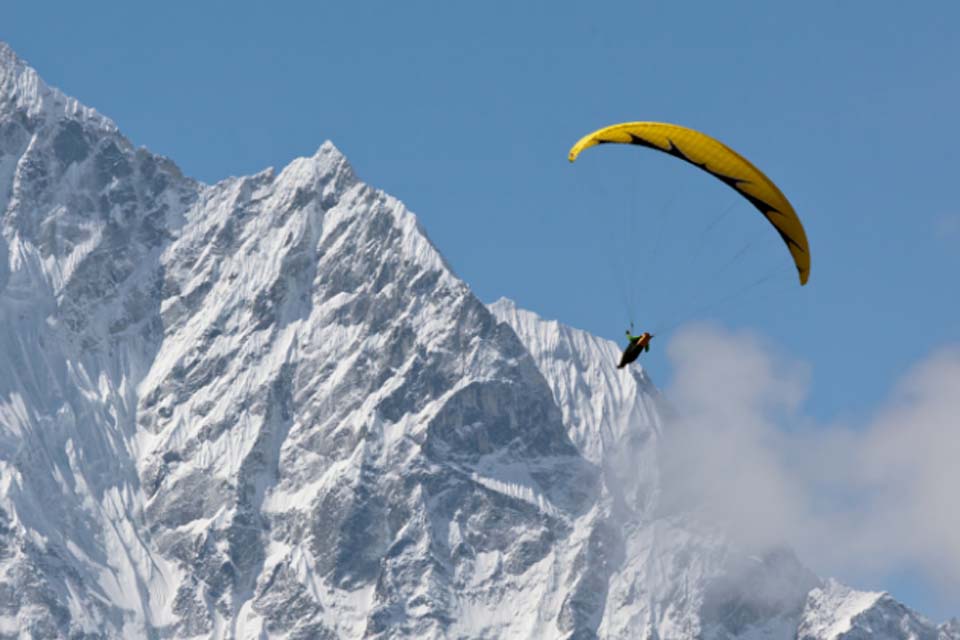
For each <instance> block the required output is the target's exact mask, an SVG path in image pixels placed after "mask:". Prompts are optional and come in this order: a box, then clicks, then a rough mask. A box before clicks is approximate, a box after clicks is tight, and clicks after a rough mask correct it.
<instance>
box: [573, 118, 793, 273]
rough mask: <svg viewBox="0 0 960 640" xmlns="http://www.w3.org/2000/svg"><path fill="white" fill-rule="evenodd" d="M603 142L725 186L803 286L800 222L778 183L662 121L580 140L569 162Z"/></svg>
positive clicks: (709, 141) (705, 139) (717, 145)
mask: <svg viewBox="0 0 960 640" xmlns="http://www.w3.org/2000/svg"><path fill="white" fill-rule="evenodd" d="M607 143H620V144H634V145H639V146H642V147H649V148H650V149H655V150H657V151H662V152H664V153H669V154H670V155H672V156H675V157H677V158H680V159H681V160H684V161H686V162H689V163H690V164H692V165H694V166H696V167H699V168H700V169H703V170H704V171H706V172H707V173H709V174H711V175H712V176H714V177H715V178H717V179H718V180H721V181H722V182H724V183H725V184H727V185H728V186H730V187H731V188H732V189H734V190H735V191H736V192H737V193H739V194H740V195H741V196H743V197H744V198H746V199H747V200H748V201H749V202H750V204H752V205H753V206H754V207H756V208H757V210H759V211H760V213H762V214H763V216H764V217H765V218H766V219H767V220H768V221H769V222H770V224H772V225H773V226H774V228H775V229H776V230H777V233H779V234H780V237H781V238H782V239H783V241H784V243H786V245H787V248H788V249H789V250H790V255H791V256H793V262H794V264H795V265H796V267H797V272H798V273H799V275H800V284H801V285H803V284H806V283H807V278H808V277H809V276H810V247H809V245H808V244H807V234H806V232H805V231H804V230H803V225H802V224H801V223H800V218H799V217H797V214H796V212H795V211H794V210H793V206H791V204H790V202H789V201H788V200H787V198H786V196H784V195H783V193H782V192H781V191H780V189H779V188H777V185H775V184H774V183H773V182H772V181H771V180H770V179H769V178H768V177H767V176H766V175H764V174H763V172H762V171H760V170H759V169H757V168H756V167H755V166H753V164H751V163H750V161H749V160H747V159H746V158H744V157H743V156H741V155H740V154H738V153H737V152H736V151H734V150H733V149H731V148H730V147H728V146H726V145H725V144H723V143H722V142H720V141H719V140H716V139H714V138H711V137H710V136H708V135H706V134H704V133H700V132H699V131H694V130H693V129H688V128H687V127H681V126H679V125H675V124H667V123H664V122H625V123H622V124H615V125H613V126H610V127H605V128H603V129H599V130H597V131H594V132H593V133H591V134H589V135H586V136H584V137H583V138H581V139H580V140H579V141H578V142H577V143H576V144H575V145H573V148H572V149H570V156H569V158H570V162H573V161H574V160H576V159H577V156H578V155H580V152H581V151H583V150H584V149H587V148H588V147H592V146H594V145H598V144H607Z"/></svg>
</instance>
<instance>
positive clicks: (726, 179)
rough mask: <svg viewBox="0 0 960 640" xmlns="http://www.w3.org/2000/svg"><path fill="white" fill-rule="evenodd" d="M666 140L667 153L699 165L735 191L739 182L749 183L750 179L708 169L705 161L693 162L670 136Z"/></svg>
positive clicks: (738, 189) (696, 165)
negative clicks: (667, 144) (668, 144)
mask: <svg viewBox="0 0 960 640" xmlns="http://www.w3.org/2000/svg"><path fill="white" fill-rule="evenodd" d="M667 142H669V143H670V148H669V149H667V150H666V152H667V153H669V154H670V155H672V156H673V157H674V158H680V159H681V160H683V161H684V162H689V163H690V164H692V165H693V166H695V167H699V168H701V169H703V170H704V171H706V172H707V173H709V174H710V175H712V176H713V177H715V178H716V179H718V180H720V181H721V182H723V183H724V184H726V185H727V186H729V187H732V188H734V189H736V190H737V191H740V185H741V184H750V181H749V180H744V179H742V178H734V177H733V176H728V175H724V174H722V173H717V172H716V171H714V170H713V169H710V168H709V167H707V163H706V162H694V161H693V159H692V158H691V157H690V156H688V155H687V154H685V153H684V152H683V150H681V149H680V147H678V146H677V145H676V144H674V142H673V140H671V139H670V138H667Z"/></svg>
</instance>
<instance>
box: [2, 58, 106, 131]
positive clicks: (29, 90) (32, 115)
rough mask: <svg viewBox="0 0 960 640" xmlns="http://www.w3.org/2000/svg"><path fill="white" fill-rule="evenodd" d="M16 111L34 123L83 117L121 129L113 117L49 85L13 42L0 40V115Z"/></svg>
mask: <svg viewBox="0 0 960 640" xmlns="http://www.w3.org/2000/svg"><path fill="white" fill-rule="evenodd" d="M16 112H20V113H23V114H24V115H26V116H27V118H28V120H29V121H30V122H31V124H32V125H34V126H35V125H37V124H41V123H43V122H49V121H53V122H56V121H59V120H62V119H80V120H84V121H86V122H87V123H90V124H93V125H95V126H97V127H98V128H100V129H102V130H105V131H112V132H115V131H116V130H117V126H116V124H114V123H113V121H112V120H110V119H109V118H106V117H104V116H103V115H101V114H99V113H98V112H97V111H96V110H95V109H91V108H90V107H86V106H84V105H82V104H80V102H79V101H77V100H76V99H75V98H71V97H69V96H67V95H66V94H64V93H63V92H62V91H60V90H59V89H56V88H53V87H50V86H49V85H47V84H46V83H45V82H44V81H43V80H42V79H41V78H40V75H39V74H38V73H37V72H36V70H34V69H33V67H31V66H30V65H28V64H27V63H26V62H25V61H24V60H23V59H22V58H21V57H20V56H18V55H17V54H16V52H14V50H13V48H12V47H10V45H9V44H7V43H5V42H3V41H0V118H8V117H11V116H12V115H13V114H14V113H16Z"/></svg>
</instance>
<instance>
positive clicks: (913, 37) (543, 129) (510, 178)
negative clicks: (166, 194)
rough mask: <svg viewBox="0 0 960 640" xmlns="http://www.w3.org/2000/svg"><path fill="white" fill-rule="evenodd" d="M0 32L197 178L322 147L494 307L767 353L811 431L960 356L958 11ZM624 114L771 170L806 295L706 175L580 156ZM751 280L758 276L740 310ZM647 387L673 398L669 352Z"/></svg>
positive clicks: (495, 11)
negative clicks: (797, 389) (713, 338)
mask: <svg viewBox="0 0 960 640" xmlns="http://www.w3.org/2000/svg"><path fill="white" fill-rule="evenodd" d="M2 14H3V19H2V21H0V39H2V40H5V41H6V42H8V43H10V44H11V45H12V46H13V48H14V49H15V50H16V51H17V52H18V53H19V54H20V55H21V56H22V57H24V58H25V59H26V60H27V61H28V62H29V63H30V64H31V65H32V66H34V67H35V68H36V69H37V70H38V71H39V72H40V74H41V76H42V77H43V78H44V79H45V80H46V81H47V82H49V83H50V84H53V85H55V86H58V87H60V88H61V89H63V90H64V91H66V92H67V93H68V94H71V95H73V96H76V97H77V98H79V99H80V100H81V101H82V102H84V103H86V104H88V105H90V106H93V107H95V108H97V109H98V110H100V111H101V112H103V113H104V114H106V115H108V116H110V117H111V118H113V119H114V120H115V121H116V122H117V123H118V124H119V126H120V127H121V129H122V130H123V131H124V132H125V133H126V134H127V135H128V137H130V138H131V140H133V141H134V143H136V144H139V145H144V146H146V147H149V148H150V149H151V150H153V151H155V152H158V153H162V154H164V155H167V156H170V157H171V158H173V159H174V160H175V161H176V162H177V163H178V164H179V165H180V166H181V167H182V168H183V170H184V171H185V172H186V173H188V174H190V175H192V176H194V177H197V178H199V179H201V180H204V181H206V182H213V181H216V180H218V179H221V178H224V177H226V176H229V175H242V174H249V173H253V172H257V171H259V170H261V169H263V168H264V167H266V166H270V165H272V166H277V167H281V166H283V165H285V164H287V163H288V162H289V161H290V160H291V159H292V158H294V157H296V156H298V155H309V154H312V153H313V152H314V151H315V150H316V148H317V147H318V146H319V145H320V144H321V143H322V142H323V141H324V140H326V139H330V140H332V141H333V142H334V143H335V144H336V145H337V146H338V147H339V148H340V149H341V150H342V151H343V152H344V153H345V154H346V155H347V157H348V158H349V159H350V161H351V163H352V164H353V165H354V167H355V168H356V170H357V172H358V173H359V175H360V176H361V177H362V178H363V179H364V180H366V181H368V182H370V183H371V184H373V185H375V186H377V187H380V188H383V189H384V190H386V191H388V192H389V193H391V194H393V195H396V196H398V197H400V198H401V199H402V200H404V201H405V202H406V203H407V205H408V206H409V207H410V208H411V209H412V210H413V211H415V212H416V213H417V214H418V216H419V217H420V219H421V221H422V222H423V225H424V227H425V228H426V229H427V231H428V233H429V234H430V236H431V238H432V239H433V241H434V242H435V244H437V246H438V247H439V248H440V250H441V251H442V252H443V253H444V255H445V256H446V257H447V258H448V259H449V261H450V263H451V264H452V265H453V267H454V269H455V270H456V271H457V272H458V274H459V275H460V276H461V277H463V278H464V279H465V280H466V281H467V282H468V283H469V284H470V285H471V286H472V287H473V288H474V290H475V291H476V293H477V294H478V295H479V296H480V297H481V298H482V299H484V300H485V301H492V300H494V299H496V298H498V297H499V296H501V295H505V296H508V297H510V298H513V299H514V300H516V301H517V302H518V303H519V304H520V305H521V306H524V307H526V308H529V309H532V310H534V311H537V312H538V313H541V314H542V315H545V316H547V317H551V318H557V319H560V320H562V321H564V322H566V323H568V324H571V325H574V326H578V327H582V328H585V329H588V330H590V331H592V332H594V333H597V334H600V335H604V336H607V337H610V338H615V339H619V338H620V336H621V335H622V332H623V329H624V328H625V325H626V323H627V321H628V320H629V318H630V315H631V312H630V311H629V309H630V308H631V307H632V315H634V316H635V320H636V321H637V328H638V329H640V328H646V327H658V328H661V329H663V328H669V327H671V325H675V324H678V323H680V324H682V323H683V322H684V321H687V320H690V321H697V322H705V321H706V322H712V323H714V324H715V325H717V326H720V327H724V328H725V329H728V330H730V331H742V330H748V331H751V332H753V333H756V334H757V335H760V336H762V337H763V339H764V340H765V341H767V343H769V344H770V345H773V348H774V349H775V350H777V351H778V352H780V353H783V354H786V355H787V356H788V359H790V360H791V361H800V362H802V363H803V366H804V367H806V368H807V369H809V372H810V375H809V383H808V386H807V388H806V391H805V394H806V395H805V399H804V401H803V415H804V416H805V417H806V418H808V421H809V422H810V423H812V424H815V425H818V426H813V427H807V428H810V429H824V428H828V427H825V426H823V425H831V424H843V425H845V427H849V428H852V429H854V430H855V429H857V428H863V429H866V428H867V425H869V424H870V422H871V421H873V420H874V419H875V418H876V416H877V414H878V413H879V412H881V411H882V409H881V408H882V407H883V406H885V404H886V403H887V402H888V398H889V397H890V394H891V393H892V390H893V389H894V388H895V387H896V386H897V385H898V384H899V382H898V381H901V380H902V379H903V377H904V376H905V375H908V374H907V372H908V371H910V370H911V367H913V366H915V365H916V363H918V362H920V361H923V360H924V359H926V358H929V357H931V354H935V353H937V352H939V351H940V350H942V349H944V348H946V347H948V346H949V345H951V344H956V343H958V342H960V295H958V291H960V288H958V285H957V282H956V280H957V276H958V274H960V251H958V250H957V247H958V245H960V204H958V202H957V198H956V188H957V187H956V184H957V178H956V172H957V166H958V161H960V157H958V152H957V149H958V147H960V125H958V124H957V104H960V64H957V61H958V60H960V39H958V38H957V36H956V33H957V31H956V25H957V24H960V5H958V4H957V3H952V2H946V1H943V2H929V3H924V4H923V5H922V6H909V7H908V6H907V5H906V4H904V3H896V2H888V1H873V2H863V1H850V2H842V3H841V2H810V3H769V2H732V3H730V2H727V3H698V4H693V3H676V2H674V3H667V2H659V3H654V2H631V3H627V2H622V3H573V2H526V3H508V2H486V3H464V2H457V3H440V2H430V3H428V2H415V1H414V2H404V3H395V2H393V3H391V2H366V3H347V2H343V3H337V4H336V5H334V4H332V3H307V2H302V3H291V2H287V3H284V2H274V3H257V4H253V3H244V2H232V3H227V2H208V3H187V2H166V3H149V4H144V3H132V2H122V3H121V2H90V3H66V4H58V5H56V6H54V5H51V4H49V3H40V2H32V3H26V2H21V3H15V4H14V3H7V4H6V5H5V6H4V8H3V12H2ZM625 120H663V121H668V122H676V123H680V124H684V125H688V126H692V127H695V128H698V129H701V130H703V131H706V132H708V133H710V134H712V135H714V136H716V137H718V138H720V139H721V140H723V141H724V142H726V143H728V144H729V145H731V146H733V147H734V148H736V149H737V150H739V151H740V152H741V153H743V154H744V155H746V156H747V157H748V158H750V159H751V160H752V161H753V162H754V163H755V164H757V165H759V166H760V167H761V168H762V169H764V170H765V171H766V173H767V174H768V175H769V176H770V177H771V178H773V179H774V180H775V181H776V182H777V183H778V184H779V185H780V186H781V188H782V189H783V191H784V192H785V193H786V195H787V196H788V197H789V198H790V199H791V201H792V202H793V204H794V206H795V208H796V210H797V211H798V213H799V215H800V216H801V218H802V219H803V221H804V223H805V225H806V228H807V233H808V235H809V238H810V245H811V255H812V270H811V277H810V283H809V285H808V286H807V287H803V288H800V287H799V286H797V283H796V281H795V275H794V273H793V272H792V269H791V268H790V267H789V261H788V255H787V252H786V249H785V248H783V247H782V246H781V245H779V244H778V243H779V240H778V238H777V237H776V235H775V234H774V233H773V232H772V231H771V230H769V229H767V228H765V227H764V225H763V221H762V219H761V218H760V217H759V215H758V214H757V213H756V212H755V211H754V210H752V209H751V208H750V207H749V205H747V204H745V203H743V202H740V201H739V200H738V199H737V197H736V195H735V194H734V193H733V192H732V191H730V190H729V189H727V188H726V187H725V186H724V185H722V184H720V183H719V182H716V181H714V180H712V179H711V178H709V177H708V176H706V175H703V174H701V173H699V172H697V171H695V170H694V169H692V168H691V167H689V166H687V165H684V164H682V163H679V162H677V161H675V160H673V159H671V158H668V157H666V156H662V155H658V154H655V153H652V152H649V151H646V150H641V149H632V148H611V147H604V148H599V149H591V150H588V151H587V152H585V153H584V155H583V156H582V157H581V158H580V159H579V160H578V161H577V163H576V164H574V165H570V164H569V163H568V162H567V160H566V154H567V151H568V149H569V147H570V146H571V145H572V144H573V142H575V141H576V140H577V139H578V138H579V137H580V136H581V135H583V134H585V133H588V132H589V131H591V130H593V129H595V128H598V127H601V126H604V125H607V124H612V123H615V122H620V121H625ZM711 225H713V226H711ZM706 237H709V238H710V240H709V241H706V242H705V241H704V238H706ZM742 250H745V251H744V253H743V254H742V255H741V254H740V252H741V251H742ZM738 256H739V257H738ZM758 274H759V276H762V277H767V276H770V278H769V279H768V280H766V281H764V283H763V284H762V285H760V286H757V287H753V288H749V289H747V290H746V291H743V289H744V288H745V287H746V286H747V285H749V284H750V283H751V282H753V281H754V280H755V279H756V277H758ZM717 300H727V301H726V302H725V303H724V304H713V303H714V302H715V301H717ZM661 335H663V340H664V342H666V341H668V340H670V332H669V331H666V332H664V333H662V334H661ZM720 335H723V334H722V333H721V334H720ZM654 346H655V347H656V341H655V343H654ZM644 357H645V358H646V357H647V356H644ZM646 365H647V367H648V369H649V370H650V372H651V374H652V375H653V377H654V379H655V380H656V381H657V382H658V383H662V384H664V385H666V386H668V387H669V385H670V383H671V381H672V376H673V375H674V363H672V362H671V360H670V359H669V358H668V355H667V350H666V349H663V348H660V349H657V348H655V349H654V350H653V351H652V352H651V353H650V354H649V358H648V359H647V360H646ZM905 428H907V426H906V425H905ZM956 438H960V435H958V436H956ZM956 441H957V440H956V439H954V440H953V441H952V442H956ZM819 568H820V567H818V569H819ZM858 577H859V578H860V579H861V580H865V581H867V582H869V584H864V583H863V582H861V583H858V585H857V586H863V587H870V588H887V589H889V590H891V591H892V592H893V593H894V595H896V596H897V597H899V598H901V599H902V600H904V601H905V602H907V603H908V604H911V605H912V606H915V607H916V608H918V609H920V610H922V611H925V612H927V613H929V614H933V616H934V617H938V618H939V617H943V616H945V615H947V614H948V613H953V614H957V613H960V608H958V607H957V606H949V603H947V602H945V601H944V597H943V592H942V589H941V587H940V585H939V583H937V582H936V581H934V580H933V579H931V578H928V577H927V576H926V575H925V574H924V573H923V572H920V571H912V570H911V569H910V568H909V567H905V568H904V567H901V568H898V569H896V570H895V571H894V570H890V571H888V572H887V573H885V574H882V575H881V574H872V575H871V576H866V575H865V576H858ZM871 581H872V582H871Z"/></svg>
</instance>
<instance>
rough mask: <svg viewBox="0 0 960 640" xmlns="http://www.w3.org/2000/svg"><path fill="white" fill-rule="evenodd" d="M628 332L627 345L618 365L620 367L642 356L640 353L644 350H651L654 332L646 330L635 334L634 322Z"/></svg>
mask: <svg viewBox="0 0 960 640" xmlns="http://www.w3.org/2000/svg"><path fill="white" fill-rule="evenodd" d="M626 334H627V341H628V342H627V346H626V348H625V349H624V350H623V355H622V356H620V364H618V365H617V368H618V369H622V368H623V367H625V366H627V365H628V364H630V363H631V362H633V361H634V360H636V359H637V358H639V357H640V354H641V353H642V352H644V351H650V340H652V339H653V334H652V333H647V332H644V333H643V334H641V335H639V336H635V335H633V323H632V322H631V323H630V328H629V329H627V331H626Z"/></svg>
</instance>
